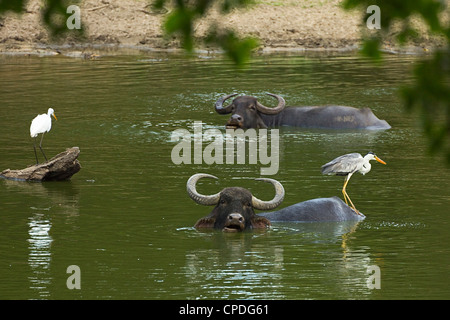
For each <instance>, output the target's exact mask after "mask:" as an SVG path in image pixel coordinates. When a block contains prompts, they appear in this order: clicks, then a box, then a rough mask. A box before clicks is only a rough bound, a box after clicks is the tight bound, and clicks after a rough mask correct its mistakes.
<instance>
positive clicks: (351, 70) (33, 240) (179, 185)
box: [0, 53, 450, 299]
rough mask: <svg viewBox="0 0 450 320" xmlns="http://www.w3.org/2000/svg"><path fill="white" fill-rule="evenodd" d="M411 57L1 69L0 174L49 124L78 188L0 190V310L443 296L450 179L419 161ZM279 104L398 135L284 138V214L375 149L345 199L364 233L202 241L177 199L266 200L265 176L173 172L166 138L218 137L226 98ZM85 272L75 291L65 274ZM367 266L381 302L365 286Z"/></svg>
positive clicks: (322, 226)
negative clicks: (197, 125) (341, 159)
mask: <svg viewBox="0 0 450 320" xmlns="http://www.w3.org/2000/svg"><path fill="white" fill-rule="evenodd" d="M415 59H416V58H414V57H410V56H388V57H386V61H385V63H384V64H383V65H381V66H378V67H376V66H373V65H371V64H370V63H368V62H367V61H365V60H364V59H361V58H359V57H356V56H345V55H344V56H316V55H305V56H283V55H271V56H261V57H257V58H255V60H254V61H253V62H252V63H251V65H249V66H248V68H246V69H245V70H236V69H234V67H233V66H232V65H231V64H230V63H229V62H228V61H227V60H223V59H222V58H221V57H216V56H199V57H195V58H191V59H185V58H184V57H180V56H177V55H158V54H153V53H138V54H135V55H120V54H119V55H113V56H104V57H102V58H101V59H99V60H95V61H86V60H81V59H74V58H68V57H63V56H60V57H23V56H19V57H18V56H1V57H0V74H1V75H2V76H1V77H0V101H1V113H2V114H1V115H2V116H1V117H0V170H3V169H6V168H11V169H20V168H23V167H25V166H27V165H29V164H33V162H34V152H33V147H32V140H31V138H30V137H29V125H30V122H31V119H32V118H33V117H34V116H36V114H38V113H43V112H46V110H47V108H48V107H53V108H54V109H55V113H56V116H57V117H58V121H56V122H55V121H54V122H53V127H52V130H51V132H50V133H48V134H47V135H46V137H45V138H44V148H45V150H46V153H47V156H49V157H50V156H53V155H56V154H57V153H59V152H61V151H63V150H65V148H68V147H72V146H78V147H80V150H81V154H80V157H79V160H80V162H81V165H82V169H81V171H80V172H79V173H77V174H76V175H75V176H74V177H73V178H72V180H71V181H66V182H45V183H24V182H16V181H6V180H0V220H1V224H0V230H1V232H0V275H1V276H0V298H3V299H448V298H450V289H449V284H450V283H449V277H448V272H449V262H450V259H449V258H450V256H449V247H448V242H449V232H448V231H449V223H450V216H449V214H448V213H449V209H448V208H449V186H448V180H449V178H450V175H449V171H448V169H447V168H446V167H445V166H444V165H443V163H442V161H441V160H440V159H438V158H431V157H429V156H428V155H427V144H426V140H425V139H424V137H423V136H422V133H421V131H420V128H419V127H418V124H419V121H418V119H417V118H416V115H414V114H407V113H405V112H404V110H403V107H402V104H401V101H400V99H399V98H398V88H399V87H400V86H401V85H404V84H407V83H408V82H410V81H411V80H412V79H411V77H410V73H409V71H410V68H411V66H412V64H413V63H414V61H415ZM233 92H236V93H242V94H249V95H254V96H258V97H260V100H261V101H262V102H263V103H264V104H267V105H271V104H273V103H274V99H273V98H270V97H267V96H265V93H266V92H272V93H276V94H280V95H282V96H283V97H284V98H285V99H286V101H287V104H288V105H324V104H341V105H350V106H355V107H366V106H368V107H371V108H372V110H373V111H374V113H375V114H376V115H377V116H378V117H379V118H381V119H385V120H387V121H388V122H389V123H390V124H391V125H392V127H393V128H392V129H391V130H387V131H378V132H367V131H343V132H340V131H332V130H304V129H295V128H281V129H280V167H279V171H278V173H277V174H276V175H273V176H271V178H274V179H277V180H278V181H280V182H281V183H282V184H283V185H284V187H285V189H286V197H285V201H284V203H283V204H282V205H281V207H285V206H288V205H291V204H294V203H297V202H299V201H304V200H308V199H312V198H317V197H330V196H334V195H337V196H341V193H340V192H341V188H342V184H343V179H342V178H341V177H333V176H322V175H321V174H320V166H321V165H322V164H324V163H326V162H327V161H329V160H331V159H333V158H334V157H336V156H339V155H341V154H344V153H349V152H361V153H365V152H367V151H374V152H376V153H377V155H378V156H379V157H381V158H382V159H383V160H385V161H386V162H387V165H386V166H383V165H380V164H378V163H374V164H373V166H372V171H371V172H370V173H369V174H367V175H366V176H362V175H359V174H355V175H354V176H353V177H352V179H351V181H350V183H349V186H348V189H347V191H348V193H349V195H350V196H351V198H352V200H353V202H354V203H355V204H356V206H357V207H358V208H359V209H360V210H361V211H362V212H364V214H365V215H366V216H367V219H366V220H365V221H363V222H360V223H357V224H356V223H310V224H305V223H290V224H289V223H277V224H274V225H273V228H272V229H271V230H269V231H266V232H245V233H242V234H223V233H221V232H206V233H205V232H198V231H196V230H195V229H193V228H192V226H193V225H194V223H195V222H196V220H197V219H199V218H200V217H202V216H205V215H207V214H208V213H209V211H210V210H211V208H210V207H203V206H200V205H197V204H195V203H194V202H193V201H192V200H191V199H189V197H188V196H187V194H186V191H185V190H186V189H185V185H186V181H187V179H188V178H189V177H190V176H191V175H192V174H194V173H198V172H206V173H210V174H214V175H216V176H217V177H219V180H218V181H212V180H211V181H204V182H202V183H201V185H199V190H200V191H201V192H204V193H208V192H211V193H213V192H214V193H215V192H217V191H219V190H220V189H221V188H224V187H227V186H242V187H246V188H248V189H250V190H251V191H252V192H253V193H254V194H255V195H256V196H257V197H258V198H260V199H270V198H271V197H272V196H273V190H272V187H271V186H270V185H268V184H265V183H261V182H257V181H253V178H257V177H260V168H261V165H251V164H234V165H216V164H213V165H207V164H204V163H203V164H195V165H194V164H191V165H187V164H181V165H175V164H174V163H173V162H172V160H171V150H172V148H173V147H174V145H175V143H173V142H171V141H170V137H171V133H172V132H173V131H174V130H176V129H179V128H184V129H188V130H192V128H193V122H194V121H203V124H204V127H205V129H206V128H217V129H220V130H223V131H224V124H225V122H226V119H227V117H226V116H221V115H218V114H216V113H215V111H214V108H213V106H214V102H215V101H216V100H217V99H218V98H219V97H220V96H222V95H224V94H229V93H233ZM70 265H77V266H79V267H80V270H81V289H80V290H69V289H68V288H67V286H66V280H67V278H68V276H69V274H67V273H66V270H67V267H68V266H70ZM370 266H378V267H379V268H380V271H381V277H380V280H381V289H370V288H368V286H367V279H368V277H369V274H368V273H367V270H368V268H369V267H370Z"/></svg>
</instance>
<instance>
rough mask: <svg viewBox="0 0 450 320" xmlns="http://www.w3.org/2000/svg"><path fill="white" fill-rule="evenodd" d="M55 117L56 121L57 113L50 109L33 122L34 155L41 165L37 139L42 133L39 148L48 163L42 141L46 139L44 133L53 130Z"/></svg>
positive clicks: (31, 126) (31, 127) (31, 128)
mask: <svg viewBox="0 0 450 320" xmlns="http://www.w3.org/2000/svg"><path fill="white" fill-rule="evenodd" d="M51 116H53V117H54V118H55V120H58V119H56V116H55V111H54V110H53V109H52V108H48V111H47V113H43V114H39V115H37V116H36V117H35V118H34V119H33V121H31V125H30V136H31V137H32V138H35V139H34V155H35V156H36V163H39V160H38V157H37V153H36V137H37V136H38V135H39V134H40V133H42V138H41V143H40V144H39V148H40V149H41V151H42V154H43V155H44V158H45V161H47V157H46V156H45V153H44V151H43V150H42V140H43V139H44V133H45V132H49V131H50V129H51V128H52V118H51Z"/></svg>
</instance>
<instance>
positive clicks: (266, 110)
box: [215, 93, 391, 130]
mask: <svg viewBox="0 0 450 320" xmlns="http://www.w3.org/2000/svg"><path fill="white" fill-rule="evenodd" d="M236 95H237V94H230V95H226V96H224V97H221V98H220V99H219V100H217V102H216V104H215V109H216V112H217V113H219V114H230V113H231V117H230V118H229V119H228V122H227V124H226V127H227V128H232V129H236V128H242V129H248V128H267V127H279V126H292V127H302V128H324V129H325V128H329V129H369V130H381V129H389V128H390V127H391V126H390V125H389V124H388V123H387V122H386V121H385V120H380V119H378V118H377V117H376V116H375V115H374V114H373V112H372V110H370V108H362V109H357V108H353V107H345V106H321V107H288V108H285V107H286V102H285V101H284V99H283V98H282V97H281V96H279V95H276V94H272V93H268V95H270V96H272V97H274V98H276V99H277V100H278V104H277V106H276V107H274V108H270V107H266V106H264V105H262V104H261V103H260V102H258V100H257V99H256V98H255V97H252V96H239V97H237V98H235V99H234V100H233V102H231V103H230V104H229V105H227V106H225V107H224V106H223V104H224V103H225V101H226V100H227V99H229V98H231V97H234V96H236Z"/></svg>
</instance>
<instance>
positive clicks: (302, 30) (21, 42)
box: [0, 0, 444, 58]
mask: <svg viewBox="0 0 450 320" xmlns="http://www.w3.org/2000/svg"><path fill="white" fill-rule="evenodd" d="M340 2H341V0H306V1H301V4H298V3H299V2H298V1H295V0H259V1H257V4H255V5H252V6H251V7H249V8H246V9H240V10H234V11H233V12H231V13H229V14H227V15H220V14H219V13H218V12H217V11H215V10H213V12H211V13H210V14H209V15H208V16H207V17H206V18H204V19H202V20H201V21H199V22H198V23H197V24H196V25H195V36H196V37H198V38H201V37H202V36H204V35H205V34H206V32H207V31H208V28H209V27H210V26H211V24H213V23H216V24H219V25H221V26H224V27H227V28H232V29H234V30H235V31H237V32H238V34H240V35H241V36H254V37H257V38H258V39H259V40H260V48H259V50H260V51H261V52H272V51H303V50H317V51H350V50H357V49H358V48H359V46H360V44H361V31H362V28H366V26H365V25H364V24H363V23H362V18H361V17H362V16H363V15H364V12H360V11H357V10H356V11H351V12H347V11H344V10H343V9H341V8H340V6H339V4H340ZM149 3H150V1H144V0H101V1H99V0H84V1H81V2H80V4H79V6H80V9H81V24H82V28H83V30H84V39H77V38H75V37H71V36H70V35H68V36H67V37H65V38H64V39H61V40H55V39H52V38H51V37H50V36H49V32H48V31H47V30H46V29H45V27H44V26H43V25H42V23H41V19H40V15H41V10H42V9H41V8H42V6H43V0H30V1H29V2H28V5H27V10H26V12H25V13H23V14H22V15H17V14H10V13H8V14H6V15H4V16H3V17H1V18H0V52H3V53H14V52H15V53H25V54H28V53H35V54H57V53H58V52H60V51H61V50H65V49H67V50H71V49H73V48H74V47H76V48H80V47H81V48H83V47H87V46H89V47H91V48H92V47H93V48H103V49H104V48H114V47H120V48H135V49H143V50H163V51H164V50H178V49H179V42H178V40H177V39H175V38H173V37H167V36H166V35H165V34H164V32H163V30H162V28H161V26H162V23H163V21H164V18H165V17H166V16H167V14H168V12H170V8H168V9H167V10H164V11H163V12H160V13H155V12H153V11H152V9H151V6H150V5H149ZM418 26H419V30H420V31H421V35H420V36H419V37H418V39H416V40H415V41H414V42H413V43H410V44H409V45H408V46H407V47H406V48H403V49H401V50H403V51H405V50H406V51H414V52H424V51H425V52H426V51H429V50H431V49H432V48H434V47H439V46H442V45H443V44H444V41H443V39H442V38H439V37H433V36H431V35H429V34H428V33H427V30H426V28H421V27H420V23H419V24H418ZM201 49H204V50H214V49H215V48H208V47H202V48H201ZM384 49H386V50H388V51H397V50H398V47H397V46H396V45H395V43H394V42H392V41H389V40H387V41H385V43H384ZM82 52H84V50H82ZM83 54H84V53H83ZM87 57H88V58H90V57H92V56H90V53H89V55H88V56H87ZM93 57H95V56H93Z"/></svg>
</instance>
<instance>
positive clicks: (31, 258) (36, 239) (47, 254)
mask: <svg viewBox="0 0 450 320" xmlns="http://www.w3.org/2000/svg"><path fill="white" fill-rule="evenodd" d="M28 226H29V228H30V229H29V230H28V234H29V236H30V238H29V239H28V242H29V246H28V249H29V254H28V264H29V266H30V267H31V270H32V274H31V275H30V276H29V280H30V282H31V285H30V288H31V289H34V290H36V291H38V293H39V297H40V298H48V297H49V296H50V291H49V288H48V287H49V285H50V284H51V279H52V278H51V276H50V262H51V260H52V256H51V251H50V249H51V244H52V242H53V239H52V237H51V236H50V235H49V231H50V229H51V227H52V224H51V222H50V220H49V219H47V218H46V215H45V214H41V213H34V214H33V216H32V217H31V218H30V221H29V222H28Z"/></svg>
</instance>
